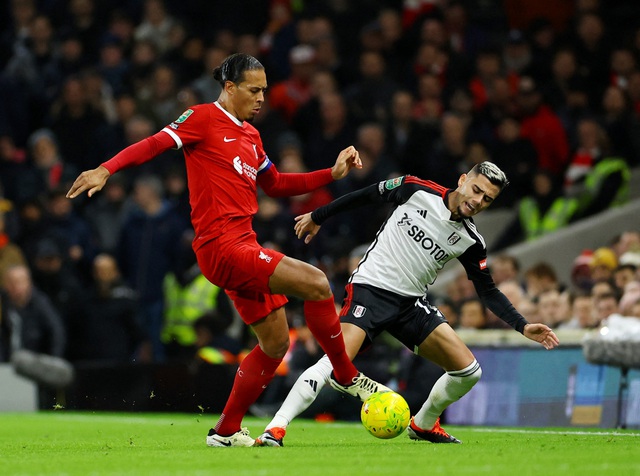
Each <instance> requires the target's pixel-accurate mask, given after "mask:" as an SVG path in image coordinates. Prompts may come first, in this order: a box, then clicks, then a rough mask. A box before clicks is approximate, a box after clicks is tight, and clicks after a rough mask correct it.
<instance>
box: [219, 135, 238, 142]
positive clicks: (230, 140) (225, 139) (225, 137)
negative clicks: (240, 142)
mask: <svg viewBox="0 0 640 476" xmlns="http://www.w3.org/2000/svg"><path fill="white" fill-rule="evenodd" d="M222 140H223V141H225V142H233V141H234V140H236V139H227V136H224V138H223V139H222Z"/></svg>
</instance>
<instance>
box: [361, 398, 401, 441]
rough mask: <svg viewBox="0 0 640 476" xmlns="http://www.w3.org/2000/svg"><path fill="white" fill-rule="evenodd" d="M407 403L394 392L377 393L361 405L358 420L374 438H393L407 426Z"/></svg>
mask: <svg viewBox="0 0 640 476" xmlns="http://www.w3.org/2000/svg"><path fill="white" fill-rule="evenodd" d="M410 418H411V412H410V411H409V405H408V404H407V401H406V400H405V399H404V398H403V397H402V395H400V394H399V393H396V392H377V393H374V394H373V395H371V396H370V397H369V398H367V399H366V400H365V402H364V403H363V404H362V409H361V410H360V420H361V421H362V424H363V425H364V427H365V428H366V429H367V431H368V432H369V433H371V434H372V435H373V436H375V437H376V438H383V439H389V438H395V437H396V436H398V435H400V434H401V433H402V432H403V431H404V430H405V429H406V428H407V426H408V425H409V420H410Z"/></svg>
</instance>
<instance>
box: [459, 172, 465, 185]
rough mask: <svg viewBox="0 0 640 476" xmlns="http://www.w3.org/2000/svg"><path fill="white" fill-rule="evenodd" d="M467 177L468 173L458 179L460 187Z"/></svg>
mask: <svg viewBox="0 0 640 476" xmlns="http://www.w3.org/2000/svg"><path fill="white" fill-rule="evenodd" d="M466 179H467V174H462V175H461V176H460V178H459V179H458V187H462V184H463V183H464V181H465V180H466Z"/></svg>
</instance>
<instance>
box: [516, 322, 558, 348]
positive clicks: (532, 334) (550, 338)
mask: <svg viewBox="0 0 640 476" xmlns="http://www.w3.org/2000/svg"><path fill="white" fill-rule="evenodd" d="M523 334H524V336H525V337H527V338H528V339H531V340H533V341H536V342H539V343H540V344H542V346H543V347H544V348H545V349H547V350H551V349H553V348H555V347H557V346H558V345H560V340H559V339H558V336H556V334H555V332H553V331H552V330H551V328H550V327H549V326H547V325H545V324H527V325H526V326H524V332H523Z"/></svg>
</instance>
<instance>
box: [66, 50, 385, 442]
mask: <svg viewBox="0 0 640 476" xmlns="http://www.w3.org/2000/svg"><path fill="white" fill-rule="evenodd" d="M213 74H214V78H215V79H216V80H218V81H219V82H220V84H221V85H222V88H223V89H222V93H221V94H220V97H219V98H218V100H217V101H216V102H214V103H210V104H200V105H196V106H192V107H191V108H189V109H187V110H186V111H185V112H184V113H183V114H182V115H181V116H180V117H179V118H177V119H176V120H175V121H174V122H172V123H171V124H169V125H168V126H167V127H165V128H164V129H162V130H161V131H160V132H158V133H156V134H155V135H153V136H151V137H148V138H146V139H143V140H142V141H140V142H137V143H135V144H133V145H131V146H129V147H127V148H125V149H124V150H122V151H121V152H119V153H118V154H116V155H115V156H114V157H113V158H111V159H110V160H108V161H106V162H104V163H103V164H101V165H100V166H99V167H97V168H95V169H92V170H87V171H85V172H82V173H81V174H80V175H79V176H78V178H77V179H76V180H75V182H74V183H73V185H72V186H71V188H70V189H69V192H68V193H67V197H69V198H75V197H77V196H78V195H80V194H81V193H83V192H85V191H87V193H88V196H89V197H91V196H92V195H93V194H94V193H95V192H97V191H99V190H101V189H102V187H103V186H104V185H105V183H106V181H107V179H108V178H109V177H110V176H111V175H112V174H113V173H115V172H117V171H119V170H121V169H123V168H125V167H130V166H134V165H139V164H142V163H144V162H146V161H148V160H151V159H152V158H154V157H155V156H157V155H159V154H161V153H162V152H165V151H166V150H168V149H170V148H182V149H183V151H184V156H185V163H186V169H187V177H188V183H189V200H190V204H191V221H192V224H193V227H194V230H195V238H194V240H193V249H194V250H195V252H196V255H197V257H198V264H199V265H200V268H201V270H202V273H203V274H204V275H205V276H206V277H207V279H209V280H210V281H211V282H212V283H213V284H215V285H217V286H219V287H221V288H224V289H225V291H226V292H227V294H228V295H229V297H230V298H231V299H232V301H233V303H234V306H235V307H236V309H237V310H238V313H239V314H240V316H241V317H242V319H243V321H244V322H245V323H246V324H248V325H250V326H251V327H252V329H253V330H254V332H255V334H256V336H257V338H258V345H256V347H255V348H254V349H253V350H252V351H251V352H250V353H249V354H248V355H247V357H246V358H245V359H244V360H243V361H242V363H241V364H240V367H239V368H238V371H237V373H236V377H235V380H234V384H233V388H232V390H231V394H230V396H229V399H228V400H227V403H226V405H225V407H224V410H223V412H222V415H221V416H220V419H219V420H218V423H217V425H216V426H215V428H212V429H211V430H210V431H209V434H208V436H207V444H208V445H209V446H253V445H254V443H255V440H254V439H253V438H251V437H250V436H249V433H248V431H247V430H246V429H245V428H241V423H242V419H243V417H244V415H245V414H246V412H247V410H248V408H249V406H250V405H251V404H253V403H254V402H255V401H256V400H257V398H258V397H259V396H260V394H261V393H262V391H263V389H264V388H266V386H267V384H268V383H269V382H270V381H271V379H272V378H273V376H274V374H275V370H276V368H277V367H278V365H279V364H280V362H281V361H282V358H283V356H284V355H285V352H286V351H287V349H288V347H289V332H288V326H287V319H286V316H285V311H284V305H285V304H286V303H287V298H286V297H285V296H284V295H286V294H290V295H293V296H296V297H298V298H300V299H303V300H304V312H305V318H306V322H307V325H308V326H309V329H310V330H311V331H312V332H313V335H314V336H315V338H316V340H317V341H318V342H319V344H320V346H321V347H322V349H323V350H324V351H325V352H326V353H327V355H328V356H329V358H330V360H331V363H332V365H333V368H334V374H333V376H332V385H333V386H334V388H336V389H337V390H340V391H342V392H345V393H348V394H351V395H354V396H356V397H359V398H360V399H363V400H364V399H366V398H367V397H368V396H369V395H370V394H371V393H374V392H376V391H386V390H388V389H387V388H386V387H384V386H383V385H381V384H378V383H377V382H374V381H373V380H371V379H369V378H368V377H366V376H365V375H363V374H362V373H359V372H358V371H357V369H356V368H355V367H354V366H353V364H352V363H351V360H350V359H349V357H348V356H347V354H346V353H345V347H344V341H343V338H342V335H341V329H340V321H339V319H338V316H337V313H336V310H335V306H334V300H333V294H332V292H331V288H330V286H329V281H328V279H327V277H326V276H325V274H324V273H323V272H322V271H320V270H319V269H317V268H315V267H314V266H312V265H310V264H308V263H305V262H303V261H299V260H296V259H293V258H290V257H288V256H285V255H283V254H282V253H280V252H278V251H275V250H272V249H267V248H263V247H261V246H260V245H259V244H258V242H257V240H256V234H255V232H254V231H253V229H252V226H251V222H252V219H253V216H254V215H255V213H256V212H257V210H258V199H257V186H258V185H259V186H260V188H262V190H263V191H264V192H265V193H267V195H270V196H272V197H284V196H293V195H300V194H304V193H307V192H310V191H312V190H314V189H316V188H319V187H322V186H325V185H327V184H328V183H330V182H331V181H333V180H338V179H341V178H343V177H345V176H346V175H347V174H348V173H349V171H350V170H351V169H352V168H354V167H358V168H360V167H362V163H361V162H360V156H359V154H358V152H357V151H356V149H355V148H354V147H352V146H350V147H347V148H346V149H344V150H343V151H341V152H340V154H339V155H338V158H337V159H336V162H335V164H334V165H333V167H331V168H327V169H324V170H318V171H314V172H309V173H303V174H281V173H279V172H278V171H277V170H276V167H275V166H274V164H273V163H272V162H271V161H270V160H269V157H268V156H267V155H266V153H265V151H264V150H263V148H262V140H261V139H260V134H259V133H258V131H257V130H256V129H255V128H254V127H253V126H252V125H251V124H249V123H248V122H247V121H249V120H251V119H253V118H254V117H255V115H256V114H258V113H259V111H260V107H261V105H262V103H263V102H264V92H265V90H266V88H267V79H266V74H265V70H264V67H263V66H262V64H261V63H260V62H259V61H258V60H257V59H255V58H254V57H252V56H249V55H245V54H234V55H231V56H229V57H228V58H226V59H225V60H224V62H223V63H222V65H221V66H220V67H218V68H216V69H215V70H214V72H213Z"/></svg>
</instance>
